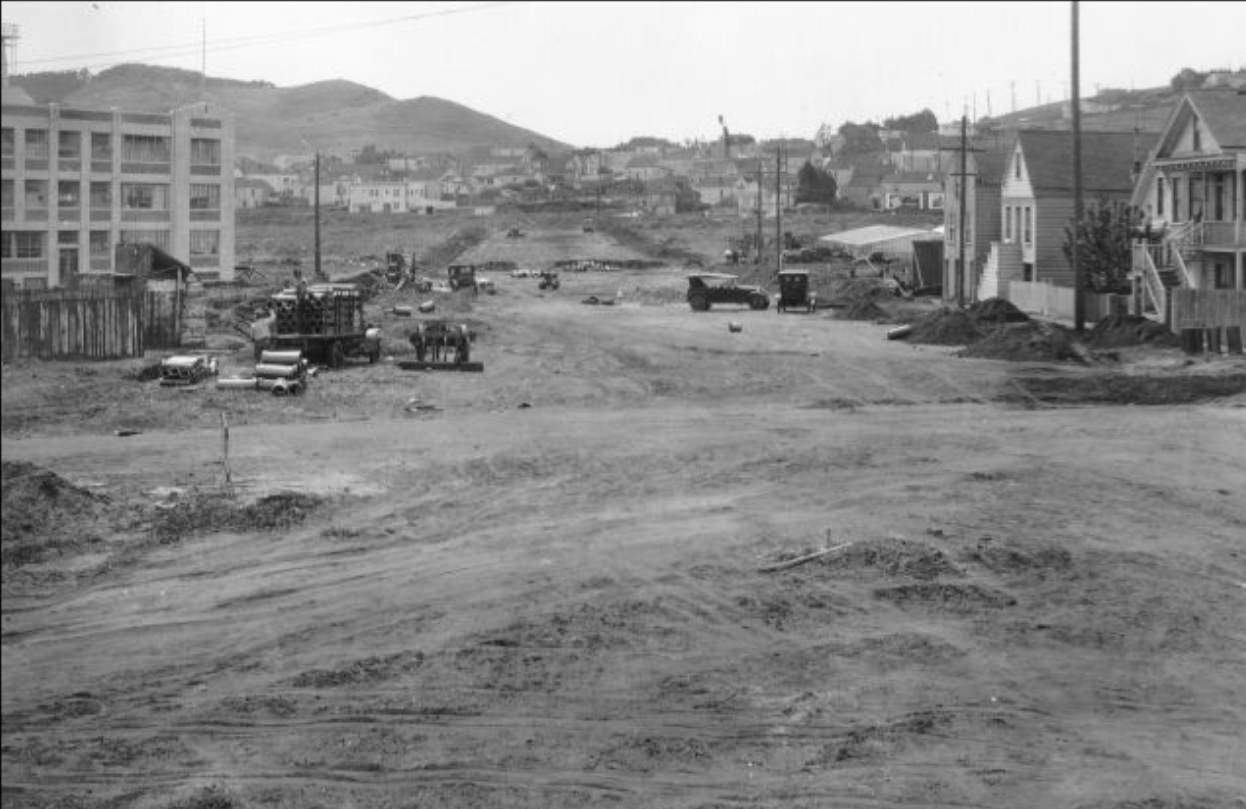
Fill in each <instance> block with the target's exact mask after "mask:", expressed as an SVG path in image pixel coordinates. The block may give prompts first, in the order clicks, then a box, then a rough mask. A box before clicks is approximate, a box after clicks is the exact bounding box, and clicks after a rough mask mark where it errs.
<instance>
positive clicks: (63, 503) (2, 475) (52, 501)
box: [0, 461, 108, 567]
mask: <svg viewBox="0 0 1246 809" xmlns="http://www.w3.org/2000/svg"><path fill="white" fill-rule="evenodd" d="M0 481H2V482H0V508H2V509H3V510H2V511H0V536H2V537H3V540H2V549H0V554H2V556H3V559H2V562H3V565H4V566H5V567H8V566H11V565H23V564H28V563H30V562H37V561H39V560H41V559H42V558H43V557H44V556H45V555H46V552H48V551H51V550H54V549H60V548H64V547H68V546H75V545H77V544H79V543H81V542H84V541H85V540H86V539H87V536H86V533H87V532H86V529H87V528H89V527H90V526H91V525H92V524H94V522H95V519H96V518H97V516H99V515H100V514H101V512H102V511H103V510H104V509H105V508H106V506H107V504H108V500H107V498H104V497H100V496H98V495H95V494H92V493H91V492H89V491H87V490H86V489H83V488H80V487H78V486H75V485H74V484H72V483H70V482H69V481H67V480H65V479H64V478H62V477H61V476H60V475H58V474H56V473H55V472H52V471H50V470H47V469H44V468H42V467H39V466H36V465H34V464H31V463H26V462H24V461H4V463H3V466H2V468H0Z"/></svg>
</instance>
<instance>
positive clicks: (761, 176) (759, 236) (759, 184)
mask: <svg viewBox="0 0 1246 809" xmlns="http://www.w3.org/2000/svg"><path fill="white" fill-rule="evenodd" d="M764 180H765V173H764V172H763V171H762V167H761V145H760V144H758V147H757V265H758V266H759V267H760V266H761V250H762V245H764V244H765V242H766V239H765V236H763V235H762V231H761V225H762V214H761V187H762V182H763V181H764Z"/></svg>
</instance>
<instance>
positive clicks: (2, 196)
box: [0, 180, 17, 208]
mask: <svg viewBox="0 0 1246 809" xmlns="http://www.w3.org/2000/svg"><path fill="white" fill-rule="evenodd" d="M16 194H17V191H16V190H15V187H14V185H13V181H12V180H5V181H4V182H3V183H0V208H12V207H14V206H15V205H17V197H16Z"/></svg>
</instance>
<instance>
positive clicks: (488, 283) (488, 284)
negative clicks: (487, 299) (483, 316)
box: [476, 275, 498, 295]
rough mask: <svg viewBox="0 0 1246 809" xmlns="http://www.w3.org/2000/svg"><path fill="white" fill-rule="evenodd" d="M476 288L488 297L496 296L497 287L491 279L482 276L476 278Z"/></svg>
mask: <svg viewBox="0 0 1246 809" xmlns="http://www.w3.org/2000/svg"><path fill="white" fill-rule="evenodd" d="M476 288H477V289H478V290H480V291H481V292H485V293H487V294H489V295H496V294H498V285H497V284H495V283H493V279H491V278H485V277H484V276H483V275H478V276H476Z"/></svg>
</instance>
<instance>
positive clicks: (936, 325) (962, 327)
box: [908, 308, 982, 346]
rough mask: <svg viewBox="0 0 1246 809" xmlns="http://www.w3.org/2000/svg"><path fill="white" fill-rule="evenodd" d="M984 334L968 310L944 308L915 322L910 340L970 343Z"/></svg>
mask: <svg viewBox="0 0 1246 809" xmlns="http://www.w3.org/2000/svg"><path fill="white" fill-rule="evenodd" d="M981 336H982V332H981V331H980V330H979V329H978V327H977V325H976V324H975V323H974V319H973V318H972V317H970V316H969V314H968V313H967V312H963V311H961V310H960V309H951V308H943V309H939V310H938V311H935V312H931V313H930V314H928V315H926V316H925V317H923V318H922V319H921V320H919V321H917V322H916V323H914V324H913V330H912V331H911V332H909V337H908V339H909V342H911V343H930V344H933V345H946V346H956V345H969V344H970V343H972V342H974V341H975V340H977V339H979V338H980V337H981Z"/></svg>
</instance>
